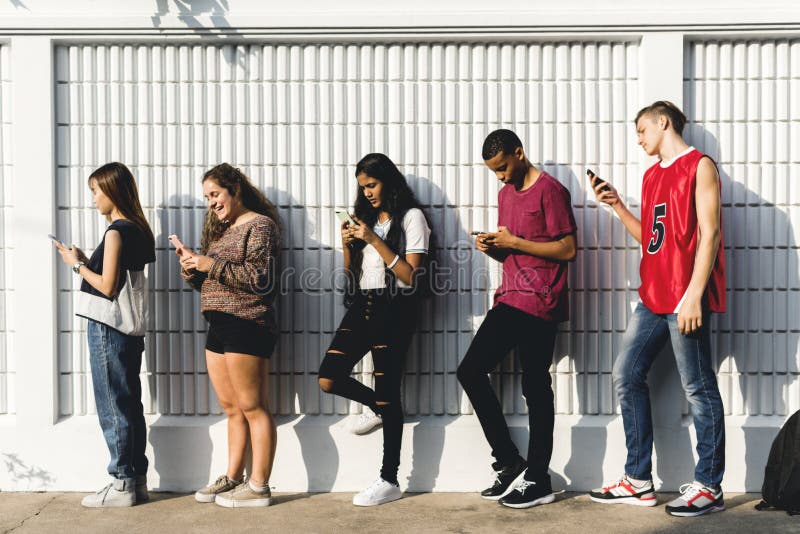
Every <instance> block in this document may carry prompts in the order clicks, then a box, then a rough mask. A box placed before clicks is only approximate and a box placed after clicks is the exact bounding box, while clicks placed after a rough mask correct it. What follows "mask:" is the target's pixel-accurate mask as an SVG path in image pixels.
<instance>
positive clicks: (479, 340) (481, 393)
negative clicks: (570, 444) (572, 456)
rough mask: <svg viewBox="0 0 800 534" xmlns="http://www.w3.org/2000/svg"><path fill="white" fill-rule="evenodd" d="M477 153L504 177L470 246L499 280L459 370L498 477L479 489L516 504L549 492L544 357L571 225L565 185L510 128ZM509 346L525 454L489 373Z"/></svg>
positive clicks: (558, 307)
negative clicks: (522, 405) (520, 397)
mask: <svg viewBox="0 0 800 534" xmlns="http://www.w3.org/2000/svg"><path fill="white" fill-rule="evenodd" d="M483 159H484V163H486V166H487V167H489V169H491V170H492V172H494V173H495V175H496V176H497V178H498V179H499V180H500V181H501V182H503V183H504V184H505V186H504V187H503V188H502V189H501V190H500V193H499V195H498V229H497V231H496V232H486V233H481V234H479V235H478V237H477V239H476V244H475V246H476V248H477V249H478V250H480V251H481V252H483V253H485V254H486V255H488V256H489V257H491V258H493V259H495V260H497V261H499V262H502V263H503V281H502V283H501V284H500V287H499V288H498V289H497V292H496V293H495V296H494V307H493V308H492V309H491V310H490V311H489V313H488V314H487V315H486V318H485V319H484V321H483V323H482V324H481V327H480V328H479V329H478V332H477V333H476V334H475V337H474V339H473V340H472V343H471V344H470V347H469V349H468V350H467V354H466V355H465V356H464V359H463V360H462V361H461V364H460V365H459V366H458V380H459V382H461V385H462V386H463V387H464V391H465V392H466V393H467V396H468V397H469V399H470V401H471V402H472V406H473V408H474V409H475V414H476V415H477V416H478V420H479V421H480V423H481V427H482V428H483V433H484V434H485V436H486V439H487V440H488V441H489V445H491V447H492V456H494V458H495V460H496V461H495V462H494V463H493V464H492V467H493V468H494V470H495V471H496V473H497V478H496V480H495V483H494V485H493V486H492V487H490V488H487V489H485V490H483V491H482V492H481V496H483V497H484V498H486V499H490V500H499V501H500V502H501V503H502V504H504V505H506V506H509V507H512V508H529V507H531V506H536V505H538V504H546V503H550V502H552V501H553V498H554V495H553V490H552V488H551V486H550V475H549V474H548V472H547V470H548V467H549V464H550V456H551V454H552V451H553V421H554V407H553V389H552V387H551V380H550V363H551V362H552V360H553V348H554V346H555V339H556V332H557V329H558V323H559V322H561V321H565V320H567V318H568V313H569V309H568V303H567V262H569V261H570V260H572V259H574V258H575V254H576V250H577V242H576V239H575V232H576V230H577V227H576V225H575V217H574V216H573V214H572V205H571V203H570V195H569V191H567V189H566V188H565V187H564V186H563V185H561V184H560V183H559V182H558V181H557V180H556V179H555V178H553V177H552V176H550V175H549V174H547V173H546V172H544V171H540V170H539V169H537V168H536V167H534V166H533V165H532V164H531V162H530V161H528V158H527V157H526V156H525V151H524V150H523V148H522V142H521V141H520V140H519V138H518V137H517V136H516V134H514V132H512V131H510V130H496V131H494V132H492V133H490V134H489V136H488V137H487V138H486V140H485V141H484V143H483ZM513 348H516V349H517V354H518V356H519V361H520V364H521V365H522V392H523V394H524V395H525V401H526V403H527V405H528V419H529V427H530V439H529V443H528V458H527V461H526V460H525V459H523V458H522V457H520V455H519V451H518V450H517V447H516V446H515V445H514V442H513V441H511V435H510V433H509V431H508V426H507V425H506V421H505V417H504V416H503V410H502V408H501V406H500V402H499V401H498V400H497V396H496V395H495V393H494V391H493V390H492V386H491V384H490V383H489V378H488V377H487V373H489V372H490V371H491V370H492V369H494V368H495V367H496V366H497V364H498V363H500V361H502V360H503V359H504V358H505V357H506V356H507V355H508V353H509V351H510V350H511V349H513ZM523 474H524V477H523Z"/></svg>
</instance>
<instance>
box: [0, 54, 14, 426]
mask: <svg viewBox="0 0 800 534" xmlns="http://www.w3.org/2000/svg"><path fill="white" fill-rule="evenodd" d="M9 59H10V58H9V54H8V46H0V414H13V413H15V404H16V402H15V401H16V392H15V388H14V386H15V382H14V369H15V366H14V356H15V351H14V350H13V339H14V318H13V315H12V314H10V313H9V312H8V310H9V309H11V308H12V307H13V299H14V277H13V274H14V273H13V271H12V268H11V264H12V261H13V260H12V255H13V253H14V240H13V233H14V232H13V230H14V229H13V226H12V224H11V210H12V209H13V207H14V198H13V194H12V189H13V182H12V180H11V174H12V172H13V170H12V166H11V87H10V85H11V84H10V81H11V75H10V74H11V73H10V61H9Z"/></svg>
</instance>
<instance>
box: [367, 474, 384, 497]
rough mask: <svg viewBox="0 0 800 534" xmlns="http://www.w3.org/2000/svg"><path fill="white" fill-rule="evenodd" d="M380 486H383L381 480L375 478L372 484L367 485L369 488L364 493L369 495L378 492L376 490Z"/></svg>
mask: <svg viewBox="0 0 800 534" xmlns="http://www.w3.org/2000/svg"><path fill="white" fill-rule="evenodd" d="M382 484H383V479H382V478H377V479H375V481H374V482H373V483H372V484H370V485H369V487H368V488H367V489H366V490H365V491H366V493H370V494H372V493H375V492H376V491H377V490H378V488H380V487H381V485H382Z"/></svg>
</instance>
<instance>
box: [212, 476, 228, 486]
mask: <svg viewBox="0 0 800 534" xmlns="http://www.w3.org/2000/svg"><path fill="white" fill-rule="evenodd" d="M230 480H231V479H230V478H229V477H228V475H221V476H220V477H219V478H217V480H216V481H215V482H214V489H219V488H222V487H224V486H226V485H227V484H228V483H229V481H230Z"/></svg>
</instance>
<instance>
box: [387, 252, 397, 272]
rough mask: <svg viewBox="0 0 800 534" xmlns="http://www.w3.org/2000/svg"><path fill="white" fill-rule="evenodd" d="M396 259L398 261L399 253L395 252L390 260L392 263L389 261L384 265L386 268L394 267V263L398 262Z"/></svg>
mask: <svg viewBox="0 0 800 534" xmlns="http://www.w3.org/2000/svg"><path fill="white" fill-rule="evenodd" d="M398 261H400V254H395V255H394V259H393V260H392V263H390V264H389V265H387V266H386V268H387V269H391V268H392V267H394V266H395V265H397V262H398Z"/></svg>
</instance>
